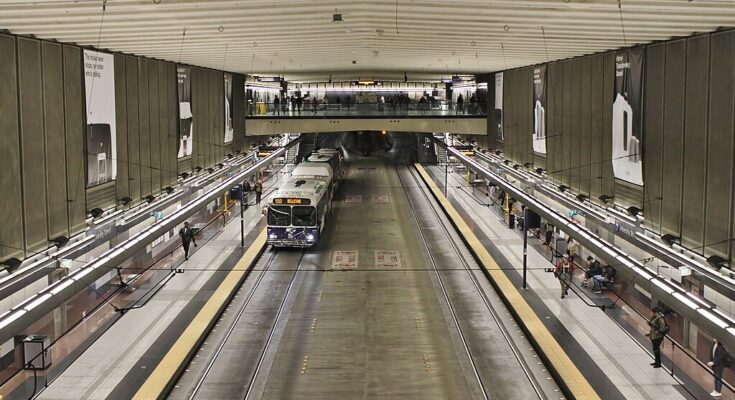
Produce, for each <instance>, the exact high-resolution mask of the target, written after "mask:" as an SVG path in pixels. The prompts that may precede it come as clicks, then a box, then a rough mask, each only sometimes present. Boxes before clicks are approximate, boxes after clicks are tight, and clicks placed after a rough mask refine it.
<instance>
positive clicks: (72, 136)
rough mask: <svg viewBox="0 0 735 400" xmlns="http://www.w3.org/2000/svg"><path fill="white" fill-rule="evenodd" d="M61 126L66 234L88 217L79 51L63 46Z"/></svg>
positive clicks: (80, 227) (75, 230)
mask: <svg viewBox="0 0 735 400" xmlns="http://www.w3.org/2000/svg"><path fill="white" fill-rule="evenodd" d="M63 52H64V125H65V131H66V193H67V196H68V197H67V198H66V201H67V205H68V207H67V208H68V209H69V233H70V234H71V235H74V234H76V233H79V232H82V231H84V229H85V228H86V224H85V220H86V219H87V198H86V195H85V190H84V188H85V185H86V181H85V176H86V172H85V171H86V168H85V163H84V160H85V159H86V157H85V155H84V142H85V140H84V120H85V117H84V102H83V101H80V99H84V91H83V89H82V87H83V85H84V83H83V82H84V81H83V79H82V77H83V70H82V51H81V49H79V48H78V47H74V46H64V49H63Z"/></svg>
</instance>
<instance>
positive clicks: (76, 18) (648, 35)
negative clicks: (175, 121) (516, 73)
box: [0, 0, 735, 79]
mask: <svg viewBox="0 0 735 400" xmlns="http://www.w3.org/2000/svg"><path fill="white" fill-rule="evenodd" d="M103 4H104V7H103ZM621 5H622V7H621V8H618V2H617V1H615V0H555V1H545V0H534V1H514V0H455V1H435V0H376V1H364V0H340V1H330V0H309V1H302V0H271V1H262V0H251V1H235V0H213V1H201V0H155V1H154V0H107V1H103V0H78V1H64V0H46V1H17V0H16V1H8V0H0V28H2V29H7V30H8V31H10V32H12V33H16V34H21V35H35V36H37V37H39V38H46V39H56V40H59V41H62V42H74V43H78V44H80V45H87V46H95V47H99V48H103V49H110V50H115V51H122V52H126V53H132V54H139V55H145V56H149V57H155V58H162V59H166V60H171V61H175V62H183V63H188V64H193V65H200V66H206V67H211V68H219V69H222V68H224V69H227V70H231V71H235V72H243V73H260V74H285V75H286V76H287V77H296V76H298V77H302V78H303V77H309V76H311V77H314V78H315V79H319V77H322V76H324V77H326V76H328V75H329V74H330V73H334V74H335V75H341V76H357V75H360V74H363V75H364V74H373V76H383V75H389V74H390V73H391V72H393V73H397V72H400V73H401V74H402V73H403V71H408V72H410V73H414V74H416V75H423V76H426V75H427V74H434V75H437V74H438V75H442V74H443V75H447V74H454V73H476V72H488V71H495V70H501V69H505V68H513V67H518V66H523V65H529V64H535V63H539V62H544V61H547V60H557V59H563V58H568V57H572V56H578V55H583V54H589V53H595V52H599V51H603V50H608V49H614V48H618V47H623V46H625V45H632V44H636V43H648V42H651V41H657V40H665V39H668V38H670V37H673V36H687V35H690V34H692V33H695V32H709V31H713V30H715V29H718V28H722V27H732V26H735V1H733V0H719V1H700V0H695V1H689V0H652V1H642V0H623V1H622V2H621ZM335 11H336V12H339V13H341V14H342V16H343V22H332V14H333V13H335ZM621 11H622V12H621ZM621 17H622V18H621ZM184 30H185V31H186V34H185V35H184V34H183V33H184ZM623 31H624V32H625V34H623Z"/></svg>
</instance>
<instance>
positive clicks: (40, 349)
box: [23, 335, 51, 369]
mask: <svg viewBox="0 0 735 400" xmlns="http://www.w3.org/2000/svg"><path fill="white" fill-rule="evenodd" d="M49 347H51V339H50V338H49V337H48V336H34V335H31V336H26V338H25V339H23V365H24V369H46V368H48V367H49V366H50V365H51V352H50V351H49Z"/></svg>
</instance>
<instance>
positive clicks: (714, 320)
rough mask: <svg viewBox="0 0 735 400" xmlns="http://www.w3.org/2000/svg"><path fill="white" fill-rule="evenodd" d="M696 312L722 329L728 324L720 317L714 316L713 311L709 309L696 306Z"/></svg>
mask: <svg viewBox="0 0 735 400" xmlns="http://www.w3.org/2000/svg"><path fill="white" fill-rule="evenodd" d="M697 312H698V313H700V314H702V315H703V316H705V317H706V318H707V319H708V320H710V322H712V323H714V324H715V325H717V326H719V327H720V328H722V329H726V328H727V327H728V326H729V324H728V323H727V322H725V321H724V320H722V319H721V318H720V317H718V316H716V315H715V314H714V313H712V312H710V311H709V310H706V309H704V308H698V309H697Z"/></svg>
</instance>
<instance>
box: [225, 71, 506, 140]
mask: <svg viewBox="0 0 735 400" xmlns="http://www.w3.org/2000/svg"><path fill="white" fill-rule="evenodd" d="M489 79H490V80H489V82H488V85H487V89H488V100H487V101H488V106H487V107H488V110H489V111H491V110H494V109H495V103H494V102H495V75H490V78H489ZM232 107H233V109H232V128H233V130H234V131H235V132H234V133H233V135H234V137H233V142H232V143H233V146H234V149H235V150H239V151H243V150H244V149H245V75H241V74H232ZM493 114H494V113H493V112H488V114H487V115H488V130H487V132H488V135H489V136H488V144H489V145H490V147H494V144H495V138H496V137H497V136H495V133H494V132H495V131H494V130H493V129H494V125H493V122H494V119H493V118H492V116H493Z"/></svg>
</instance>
